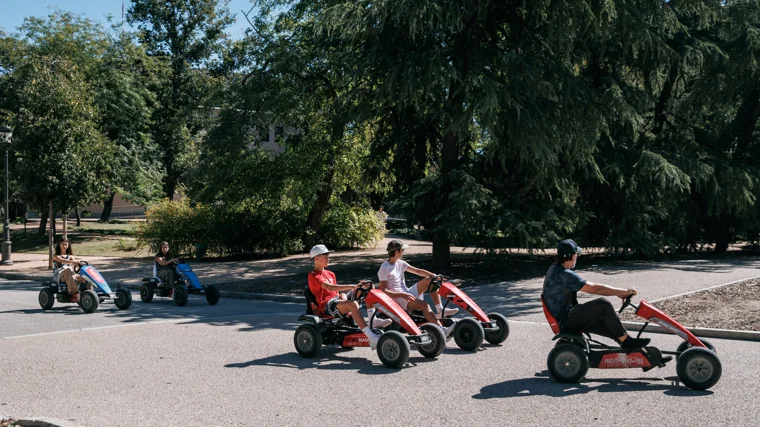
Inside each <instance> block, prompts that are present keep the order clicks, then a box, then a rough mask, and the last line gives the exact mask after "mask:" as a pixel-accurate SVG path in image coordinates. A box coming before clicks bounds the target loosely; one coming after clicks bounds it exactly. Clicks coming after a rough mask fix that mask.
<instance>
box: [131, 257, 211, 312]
mask: <svg viewBox="0 0 760 427" xmlns="http://www.w3.org/2000/svg"><path fill="white" fill-rule="evenodd" d="M174 272H175V273H176V275H175V277H176V282H175V283H174V290H172V288H171V287H170V286H166V284H165V283H164V282H163V281H161V279H159V278H158V277H157V276H156V265H155V263H154V264H153V277H146V278H144V279H143V284H142V286H141V287H140V299H142V301H143V302H145V303H148V302H151V301H153V297H154V296H159V297H171V298H173V299H174V303H175V304H177V305H178V306H180V307H184V306H185V304H187V298H188V296H189V295H190V294H193V295H205V296H206V301H207V302H208V303H209V304H211V305H216V303H218V302H219V297H220V295H219V289H217V288H216V286H214V285H201V282H200V280H198V276H196V275H195V273H193V269H192V268H190V266H189V265H187V264H185V261H183V260H180V261H179V262H178V263H176V264H174Z"/></svg>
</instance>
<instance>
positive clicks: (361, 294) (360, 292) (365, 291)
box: [354, 280, 375, 301]
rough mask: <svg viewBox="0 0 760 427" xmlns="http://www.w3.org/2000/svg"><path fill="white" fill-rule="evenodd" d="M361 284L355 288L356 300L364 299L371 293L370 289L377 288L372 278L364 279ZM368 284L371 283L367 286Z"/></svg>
mask: <svg viewBox="0 0 760 427" xmlns="http://www.w3.org/2000/svg"><path fill="white" fill-rule="evenodd" d="M360 284H361V286H357V287H356V289H354V301H361V300H363V299H364V298H366V297H367V295H369V291H371V290H372V289H375V284H374V283H372V281H371V280H362V281H361V282H360ZM367 284H369V287H367V286H366V285H367Z"/></svg>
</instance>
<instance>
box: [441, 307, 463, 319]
mask: <svg viewBox="0 0 760 427" xmlns="http://www.w3.org/2000/svg"><path fill="white" fill-rule="evenodd" d="M457 313H459V309H458V308H444V309H443V315H438V318H440V319H443V318H444V317H451V316H453V315H455V314H457Z"/></svg>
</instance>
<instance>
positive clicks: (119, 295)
mask: <svg viewBox="0 0 760 427" xmlns="http://www.w3.org/2000/svg"><path fill="white" fill-rule="evenodd" d="M113 303H114V304H115V305H116V308H118V309H119V310H126V309H128V308H129V307H130V306H131V305H132V293H131V292H129V291H128V290H126V289H122V288H119V289H117V290H116V298H114V300H113Z"/></svg>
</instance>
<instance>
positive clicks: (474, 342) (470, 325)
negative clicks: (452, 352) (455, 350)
mask: <svg viewBox="0 0 760 427" xmlns="http://www.w3.org/2000/svg"><path fill="white" fill-rule="evenodd" d="M453 335H454V341H455V342H456V343H457V345H458V346H459V348H461V349H462V350H464V351H475V350H477V349H478V348H480V346H481V345H483V339H485V331H484V330H483V325H481V324H480V322H478V321H477V320H475V319H473V318H471V317H466V318H464V319H459V320H458V321H457V324H456V326H454V334H453Z"/></svg>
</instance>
